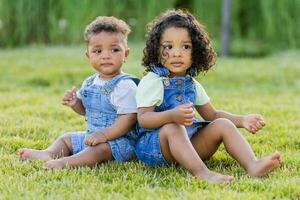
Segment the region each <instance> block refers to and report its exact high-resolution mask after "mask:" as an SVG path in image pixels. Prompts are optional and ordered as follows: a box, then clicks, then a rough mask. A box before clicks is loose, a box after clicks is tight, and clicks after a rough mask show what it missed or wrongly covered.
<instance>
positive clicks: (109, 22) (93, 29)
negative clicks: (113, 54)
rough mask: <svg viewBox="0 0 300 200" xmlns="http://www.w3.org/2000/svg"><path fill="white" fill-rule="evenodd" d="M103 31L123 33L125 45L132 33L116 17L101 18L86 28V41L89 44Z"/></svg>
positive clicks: (126, 25)
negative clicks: (92, 38) (93, 37)
mask: <svg viewBox="0 0 300 200" xmlns="http://www.w3.org/2000/svg"><path fill="white" fill-rule="evenodd" d="M102 31H106V32H111V33H121V34H122V35H123V39H124V43H125V45H126V44H127V37H128V35H129V33H130V32H131V29H130V27H129V25H128V24H127V23H126V22H124V21H123V20H121V19H118V18H116V17H107V16H99V17H97V18H96V19H95V20H93V21H92V22H91V23H90V24H88V25H87V26H86V27H85V31H84V35H83V37H84V40H85V41H86V43H88V42H89V40H90V39H91V37H92V36H94V35H95V34H98V33H100V32H102Z"/></svg>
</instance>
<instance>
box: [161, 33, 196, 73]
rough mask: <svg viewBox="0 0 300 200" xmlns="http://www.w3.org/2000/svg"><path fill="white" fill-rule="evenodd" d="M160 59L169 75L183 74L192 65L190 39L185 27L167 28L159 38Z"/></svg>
mask: <svg viewBox="0 0 300 200" xmlns="http://www.w3.org/2000/svg"><path fill="white" fill-rule="evenodd" d="M160 46H161V47H160V61H161V63H162V64H163V65H164V66H165V67H166V68H168V69H169V71H170V77H174V76H185V75H186V71H187V69H189V68H190V67H191V65H192V41H191V38H190V35H189V33H188V31H187V30H186V29H185V28H177V27H170V28H167V29H166V30H165V31H164V32H163V34H162V36H161V40H160Z"/></svg>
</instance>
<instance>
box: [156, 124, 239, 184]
mask: <svg viewBox="0 0 300 200" xmlns="http://www.w3.org/2000/svg"><path fill="white" fill-rule="evenodd" d="M159 137H160V145H161V149H162V153H163V155H164V157H165V158H166V160H167V161H168V162H169V163H176V162H178V163H179V164H180V165H181V166H183V167H184V168H186V169H187V170H188V171H189V172H190V173H191V174H192V175H194V176H196V177H197V178H199V179H202V180H208V181H209V182H213V183H225V184H227V183H229V182H230V181H231V180H233V177H232V176H226V175H222V174H219V173H216V172H212V171H210V170H209V169H208V168H207V167H206V166H205V164H204V163H203V161H202V160H201V158H200V157H199V155H198V154H197V152H196V151H195V149H194V147H193V145H192V144H191V142H190V140H189V138H188V137H187V133H186V130H185V127H184V126H180V125H177V124H167V125H164V126H163V127H162V128H161V129H160V134H159Z"/></svg>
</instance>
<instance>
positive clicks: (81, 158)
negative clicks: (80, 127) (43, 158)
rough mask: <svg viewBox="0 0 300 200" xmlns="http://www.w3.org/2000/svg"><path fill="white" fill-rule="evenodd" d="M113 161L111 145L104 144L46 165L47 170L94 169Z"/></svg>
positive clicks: (51, 161) (50, 161)
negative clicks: (99, 164)
mask: <svg viewBox="0 0 300 200" xmlns="http://www.w3.org/2000/svg"><path fill="white" fill-rule="evenodd" d="M109 160H113V157H112V152H111V148H110V146H109V144H107V143H102V144H98V145H97V146H93V147H87V148H86V149H84V150H83V151H81V152H80V153H78V154H75V155H72V156H68V157H63V158H60V159H54V160H49V161H47V162H46V163H45V164H44V168H45V169H63V168H65V167H80V166H89V167H94V166H95V165H96V164H98V163H101V162H104V161H109Z"/></svg>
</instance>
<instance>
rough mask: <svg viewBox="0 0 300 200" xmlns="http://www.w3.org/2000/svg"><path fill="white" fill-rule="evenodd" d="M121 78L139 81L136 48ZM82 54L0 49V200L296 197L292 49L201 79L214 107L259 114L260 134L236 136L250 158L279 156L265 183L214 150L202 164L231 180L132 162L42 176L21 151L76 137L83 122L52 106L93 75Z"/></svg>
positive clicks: (297, 101)
mask: <svg viewBox="0 0 300 200" xmlns="http://www.w3.org/2000/svg"><path fill="white" fill-rule="evenodd" d="M131 49H132V51H131V55H130V59H129V61H128V62H126V64H125V66H124V68H123V69H124V71H125V72H128V73H132V74H135V75H136V76H139V77H141V76H142V72H143V68H142V67H141V66H140V63H141V52H142V45H141V44H133V45H131ZM84 50H85V47H84V46H73V47H30V48H21V49H15V50H0V199H300V177H299V175H300V64H299V63H300V51H299V50H294V51H289V52H281V53H277V54H273V55H270V56H269V57H267V58H260V59H258V58H255V59H251V58H238V59H234V58H230V59H219V60H218V64H217V65H216V67H215V68H214V69H213V70H211V71H210V72H208V73H207V74H205V75H204V76H203V75H200V76H199V77H198V80H199V81H200V82H201V83H202V85H203V86H204V88H205V89H206V91H207V93H208V95H209V96H210V98H211V100H212V102H213V104H214V106H215V107H216V108H219V109H223V110H226V111H230V112H233V113H239V114H247V113H261V114H263V116H264V118H265V120H266V123H267V126H266V127H265V128H264V129H263V130H262V131H261V132H259V133H258V134H256V135H251V134H249V133H247V132H245V131H244V130H241V132H242V134H243V135H245V137H246V138H247V139H248V141H249V143H250V145H251V146H252V147H253V149H254V152H255V153H256V155H257V156H258V157H261V156H264V155H267V154H269V153H272V152H274V151H275V150H279V151H280V152H281V153H282V160H283V164H282V166H281V167H280V168H279V169H278V170H276V171H274V172H273V173H271V174H270V175H269V176H268V177H266V178H261V179H256V178H251V177H249V176H248V175H247V174H246V172H245V171H244V170H243V169H242V168H241V167H240V166H239V165H238V164H237V163H236V162H235V161H234V160H233V159H232V158H230V156H229V155H228V154H227V153H226V151H225V149H224V148H223V147H221V148H220V150H219V151H218V152H217V153H216V154H215V155H214V157H213V158H212V159H211V160H209V161H208V162H206V163H207V165H208V167H209V168H210V169H212V170H215V171H218V172H220V173H224V174H228V175H233V176H235V181H234V182H232V183H231V184H229V185H226V186H223V185H213V184H208V183H206V182H204V181H199V180H196V179H195V178H193V177H192V176H191V175H190V174H188V173H187V171H185V170H183V169H180V168H175V167H171V168H159V169H154V168H149V167H147V166H145V165H144V164H142V163H139V162H137V161H133V162H128V163H124V164H116V163H113V162H111V163H107V164H102V165H100V166H98V167H97V168H94V169H90V168H87V167H83V168H79V169H65V170H62V171H54V172H52V171H45V170H43V169H42V165H43V162H39V161H36V162H22V161H20V160H19V158H18V155H17V153H16V152H17V150H18V149H19V148H20V147H29V148H37V149H43V148H46V147H47V146H48V145H50V144H51V143H52V142H53V141H54V140H55V139H56V138H57V137H58V136H60V135H61V134H63V133H64V132H67V131H73V130H84V129H85V121H84V118H83V117H81V116H79V115H77V114H75V113H74V112H73V111H72V110H71V109H69V108H67V107H64V106H62V105H61V97H62V95H63V93H64V91H65V90H66V89H68V88H70V87H71V86H72V85H75V86H77V88H78V87H80V85H81V83H82V81H83V80H84V78H85V77H87V76H88V75H90V74H92V73H93V70H92V68H91V67H90V66H89V63H88V60H87V59H86V58H85V56H84Z"/></svg>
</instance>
